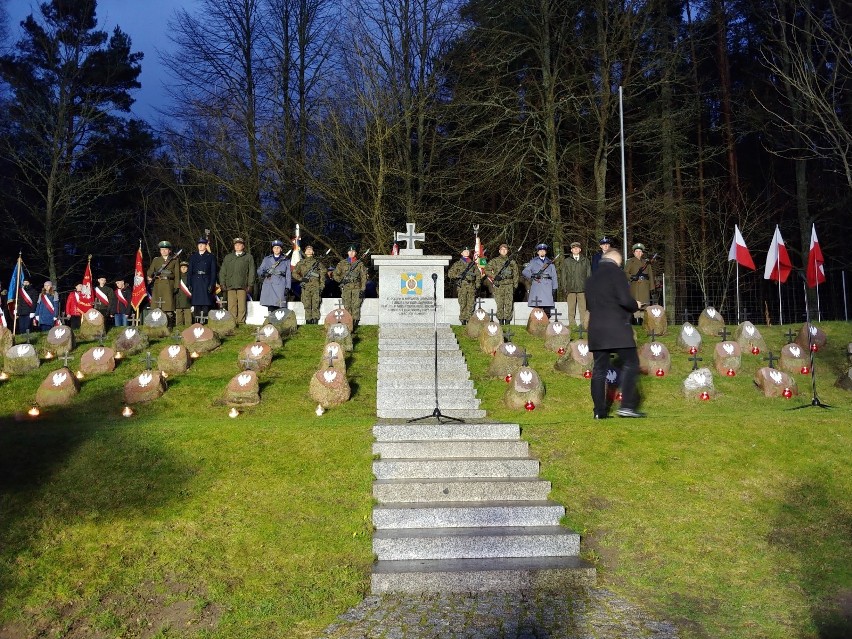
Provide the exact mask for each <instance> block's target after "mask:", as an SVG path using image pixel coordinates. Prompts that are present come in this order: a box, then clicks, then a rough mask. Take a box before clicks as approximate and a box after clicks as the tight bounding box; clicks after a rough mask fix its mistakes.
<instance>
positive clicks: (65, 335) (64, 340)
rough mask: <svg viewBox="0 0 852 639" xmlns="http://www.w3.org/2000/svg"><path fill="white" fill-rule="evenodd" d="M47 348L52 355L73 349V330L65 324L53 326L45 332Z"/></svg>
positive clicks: (62, 353)
mask: <svg viewBox="0 0 852 639" xmlns="http://www.w3.org/2000/svg"><path fill="white" fill-rule="evenodd" d="M47 350H48V351H50V352H51V353H53V354H54V355H65V354H66V353H70V352H71V351H72V350H74V331H72V330H71V329H70V328H68V327H67V326H64V325H61V326H54V327H53V328H51V329H50V330H49V331H48V333H47Z"/></svg>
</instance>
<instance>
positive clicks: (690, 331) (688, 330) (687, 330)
mask: <svg viewBox="0 0 852 639" xmlns="http://www.w3.org/2000/svg"><path fill="white" fill-rule="evenodd" d="M683 332H684V333H686V334H687V335H692V334H693V333H694V332H695V329H694V328H692V326H684V327H683Z"/></svg>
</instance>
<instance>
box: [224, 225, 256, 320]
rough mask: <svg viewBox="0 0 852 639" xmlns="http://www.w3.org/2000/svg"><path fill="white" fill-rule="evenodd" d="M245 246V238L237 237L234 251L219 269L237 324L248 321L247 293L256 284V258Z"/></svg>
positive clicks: (227, 256)
mask: <svg viewBox="0 0 852 639" xmlns="http://www.w3.org/2000/svg"><path fill="white" fill-rule="evenodd" d="M245 248H246V243H245V240H243V238H241V237H235V238H234V252H233V253H228V254H227V255H226V256H225V259H223V260H222V268H221V269H220V270H219V284H221V285H222V290H223V291H225V294H226V295H227V298H228V310H229V311H230V312H231V314H232V315H233V316H234V318H235V319H236V320H237V324H245V323H246V308H247V307H246V293H247V292H248V291H249V289H251V288H252V287H253V286H254V273H255V270H254V258H253V257H252V256H251V253H246V250H245Z"/></svg>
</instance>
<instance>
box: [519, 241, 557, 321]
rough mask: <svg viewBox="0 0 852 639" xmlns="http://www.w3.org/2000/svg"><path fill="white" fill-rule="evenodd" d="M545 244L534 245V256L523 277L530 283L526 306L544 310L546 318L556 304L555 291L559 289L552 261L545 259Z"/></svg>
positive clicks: (525, 268) (528, 263)
mask: <svg viewBox="0 0 852 639" xmlns="http://www.w3.org/2000/svg"><path fill="white" fill-rule="evenodd" d="M548 248H549V247H548V246H547V244H544V243H541V244H536V247H535V252H536V255H535V257H533V258H532V259H531V260H530V261H529V262H527V265H526V266H525V267H524V270H523V272H522V273H521V275H523V276H524V277H525V278H527V279H528V280H529V281H530V294H529V298H528V300H527V305H528V306H530V307H533V308H535V307H538V308H541V309H544V312H545V313H547V316H548V317H550V313H551V312H552V311H553V307H554V306H555V304H556V289H557V288H558V287H559V281H558V280H557V275H556V267H555V266H553V260H549V259H547V249H548Z"/></svg>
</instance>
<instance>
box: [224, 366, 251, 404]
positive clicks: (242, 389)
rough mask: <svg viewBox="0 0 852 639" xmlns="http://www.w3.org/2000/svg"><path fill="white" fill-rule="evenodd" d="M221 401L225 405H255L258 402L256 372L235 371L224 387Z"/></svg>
mask: <svg viewBox="0 0 852 639" xmlns="http://www.w3.org/2000/svg"><path fill="white" fill-rule="evenodd" d="M222 402H223V403H224V404H225V405H227V406H235V407H238V408H239V407H241V406H257V405H258V404H259V403H260V382H259V381H258V379H257V373H256V372H255V371H253V370H245V371H242V372H240V373H237V374H236V375H234V376H233V377H232V378H231V381H229V382H228V385H227V386H226V387H225V392H224V395H223V396H222Z"/></svg>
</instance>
